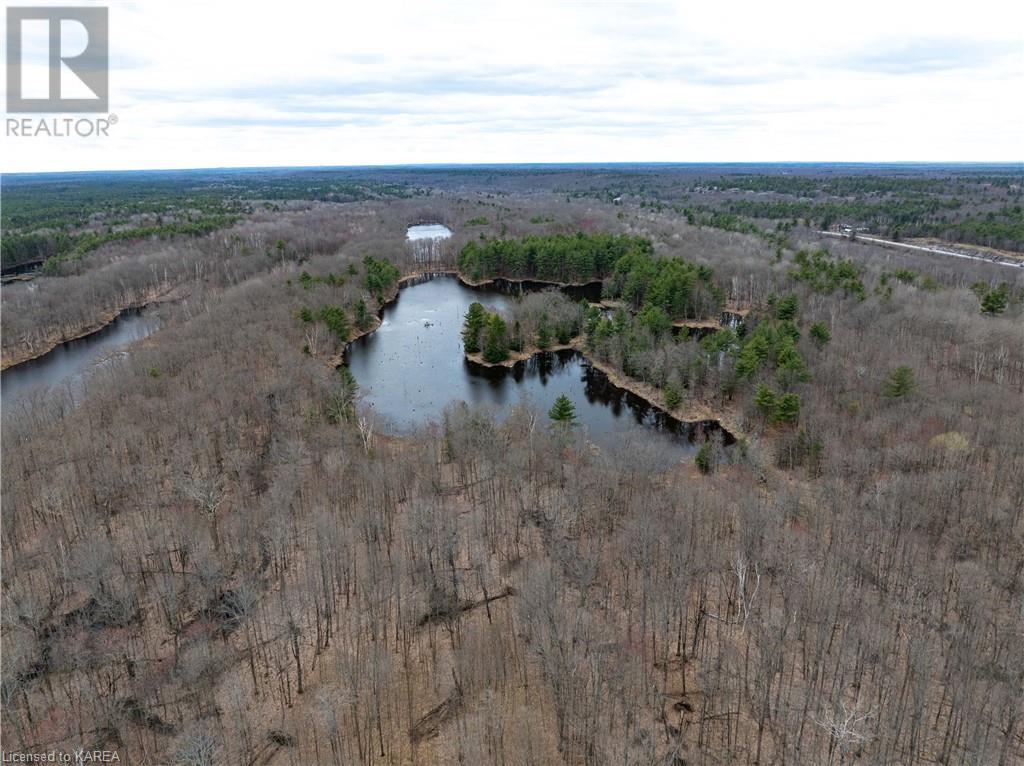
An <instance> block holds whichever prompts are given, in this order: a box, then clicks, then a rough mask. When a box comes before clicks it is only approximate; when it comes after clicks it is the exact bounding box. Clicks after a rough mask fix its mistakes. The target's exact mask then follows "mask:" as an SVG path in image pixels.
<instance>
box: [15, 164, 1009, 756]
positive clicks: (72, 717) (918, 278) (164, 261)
mask: <svg viewBox="0 0 1024 766" xmlns="http://www.w3.org/2000/svg"><path fill="white" fill-rule="evenodd" d="M197 172H198V171H197ZM204 172H208V173H210V174H211V177H210V179H208V181H209V183H210V184H211V186H212V185H213V184H215V183H216V173H217V171H204ZM239 173H240V176H239V178H238V179H236V180H237V182H238V185H239V187H240V190H237V189H236V190H235V191H232V192H231V193H230V194H227V193H226V192H225V195H226V196H219V197H218V199H220V200H222V202H223V204H224V205H225V208H224V211H225V212H224V214H225V215H228V214H230V216H231V220H224V221H219V222H218V224H217V226H215V227H211V228H210V229H209V230H207V231H195V232H167V233H166V236H164V237H163V238H161V236H160V235H159V234H155V235H151V234H147V235H144V236H139V237H134V236H125V237H124V238H112V239H110V240H105V241H102V242H100V243H99V244H97V245H96V247H94V248H90V249H89V250H87V251H83V252H81V253H79V254H77V255H75V256H74V257H73V258H68V259H66V260H64V261H63V262H61V263H60V264H58V265H57V267H56V268H54V269H51V270H45V271H41V272H36V273H31V274H26V275H24V276H25V277H27V278H26V279H23V280H21V281H16V282H12V283H10V284H5V285H4V287H3V290H2V302H3V339H2V351H3V361H4V368H5V372H4V374H5V375H7V374H8V372H10V371H17V370H18V368H19V367H20V366H21V365H22V364H32V363H33V362H32V361H27V360H31V359H34V358H37V357H38V358H39V359H40V360H45V358H46V355H47V354H48V352H50V351H52V350H53V349H54V348H61V345H62V344H64V343H66V342H67V341H68V340H69V339H72V338H77V337H79V336H86V337H88V333H90V332H92V331H95V330H97V329H98V328H102V327H105V326H107V325H108V324H109V323H111V322H112V321H114V318H116V317H117V316H118V315H119V313H120V312H122V311H124V310H126V309H132V310H138V311H142V312H146V315H147V316H151V317H153V318H154V319H155V320H157V321H158V324H159V329H157V330H155V332H153V333H152V334H151V335H148V336H147V337H146V338H144V339H141V340H138V341H135V342H133V343H131V344H130V345H128V346H125V347H124V348H122V349H120V350H118V352H117V353H114V354H110V355H108V356H107V357H105V358H104V360H103V363H102V364H100V365H98V366H97V367H96V368H95V370H94V371H93V372H92V373H91V374H90V375H89V376H88V377H87V378H85V380H84V382H83V383H82V384H81V386H80V388H76V389H73V388H72V387H70V386H63V387H62V386H57V387H55V388H49V389H46V388H42V389H40V390H38V391H36V392H33V395H32V396H28V397H24V398H19V399H18V400H17V401H16V402H14V403H9V402H8V401H5V402H4V406H3V412H2V437H3V439H2V444H3V446H2V450H0V458H2V472H0V491H2V495H0V496H2V511H3V512H2V518H0V521H2V533H3V534H2V538H0V557H2V561H0V563H2V571H3V589H2V592H0V599H2V615H3V616H2V622H0V641H2V657H0V659H2V668H0V716H2V725H3V734H4V747H5V750H7V751H13V750H15V749H16V750H19V751H26V752H37V751H48V750H52V749H67V750H71V749H75V748H82V747H84V748H86V749H90V750H91V749H98V750H114V751H116V752H117V753H118V755H119V759H120V762H122V763H133V764H134V763H140V764H143V763H171V764H203V765H204V766H207V765H208V766H215V765H216V766H220V765H221V764H224V765H225V766H226V765H228V764H267V765H269V766H278V765H280V766H284V765H285V764H300V763H317V764H319V763H324V764H339V765H341V764H345V765H348V764H366V765H367V766H370V765H371V764H395V765H396V766H397V765H398V764H458V763H464V764H477V763H480V764H484V763H495V764H536V766H546V765H547V764H566V765H567V766H583V765H584V764H587V765H588V766H589V765H590V764H622V765H625V766H633V765H636V766H640V765H641V764H666V765H669V764H671V766H680V764H689V765H690V766H694V765H696V764H705V765H707V766H712V765H718V764H779V765H780V766H781V765H782V764H811V765H813V766H819V765H825V764H828V765H829V766H832V765H838V764H844V765H851V764H879V765H881V764H894V763H900V764H920V765H921V766H924V765H925V764H934V763H946V764H986V765H987V764H995V765H997V766H1010V765H1011V764H1015V763H1020V762H1024V693H1022V689H1024V642H1022V641H1021V640H1020V639H1021V636H1024V565H1022V562H1024V482H1022V481H1021V477H1022V476H1024V430H1022V429H1020V428H1019V427H1015V425H1016V424H1018V423H1019V422H1020V419H1021V401H1022V394H1024V343H1022V342H1021V340H1022V337H1024V301H1022V299H1024V269H1021V268H1019V267H1016V266H1013V265H1011V264H1008V263H997V262H988V261H978V260H970V259H965V258H954V257H946V256H942V255H939V254H935V253H926V252H911V251H901V250H894V249H891V248H886V247H882V246H879V245H877V244H873V243H871V242H867V241H858V240H857V239H849V238H831V237H826V236H824V235H822V234H821V233H820V232H819V231H818V228H817V226H816V225H810V226H809V225H807V223H808V222H807V221H804V220H797V221H795V222H794V221H793V217H792V216H790V215H789V211H788V210H787V211H786V215H780V217H778V218H764V217H762V216H760V215H754V216H751V217H749V218H748V217H747V216H746V215H745V214H743V215H741V214H739V213H729V215H733V216H735V217H734V218H732V219H727V222H728V224H729V225H715V224H716V223H723V221H724V220H725V219H722V218H716V219H713V218H712V216H713V215H714V214H716V213H719V214H724V213H726V212H727V207H726V204H727V202H728V199H729V195H730V194H745V193H746V191H745V190H744V189H742V188H741V185H739V184H738V185H737V186H736V188H737V189H738V190H739V191H737V192H727V191H722V190H724V189H727V188H728V187H729V182H730V179H733V178H738V177H742V178H746V179H756V178H759V177H760V178H762V179H763V180H761V181H754V180H746V181H742V185H747V186H750V187H751V188H752V189H753V188H756V189H757V190H758V191H768V192H769V193H771V194H786V193H790V192H792V193H799V194H801V195H803V194H811V193H812V191H809V190H813V193H814V194H849V195H876V194H893V195H897V196H906V197H911V196H914V195H925V194H932V193H935V194H940V195H946V194H947V193H949V195H950V196H952V194H953V189H956V192H955V193H956V195H957V196H958V199H962V200H963V201H964V207H962V208H959V209H954V208H949V214H950V215H952V216H956V215H959V214H960V213H959V212H958V211H962V212H964V213H966V212H967V211H973V212H974V214H975V216H977V215H978V214H979V212H980V211H982V210H984V209H985V208H986V206H988V207H997V206H1001V205H1004V204H1011V203H1012V204H1016V201H1015V199H1016V198H1015V197H1014V195H1017V194H1019V191H1018V190H1019V187H1015V184H1017V183H1018V182H1017V180H1016V176H1014V175H1013V174H1010V177H1009V178H1006V179H1005V182H1004V181H1003V180H1000V181H999V182H998V183H996V182H995V181H993V180H992V179H993V178H998V179H1003V178H1004V174H1000V173H995V174H994V175H993V171H992V170H991V168H979V169H978V170H977V171H976V172H974V173H973V174H972V173H971V172H968V171H965V170H964V169H963V168H954V169H942V168H932V167H927V168H921V169H917V170H914V169H911V170H900V171H899V172H898V173H897V172H896V171H894V170H891V169H886V168H885V167H881V168H879V167H872V168H864V169H862V170H860V171H857V172H854V171H852V170H850V169H849V168H845V167H844V168H837V169H833V170H831V171H829V170H828V168H825V169H822V168H820V167H808V168H803V169H802V170H801V172H798V173H795V174H790V176H786V179H787V180H785V181H782V180H780V178H781V176H780V174H779V173H778V172H776V171H774V170H772V169H771V168H764V169H758V168H756V167H753V168H752V167H744V168H739V169H736V168H714V169H711V168H707V167H686V168H684V167H675V166H664V167H662V166H650V167H644V166H637V167H632V166H615V167H608V168H600V167H596V166H595V167H590V166H583V167H579V166H577V167H572V166H567V167H564V168H559V167H541V168H535V169H530V168H502V167H500V166H494V167H490V166H482V167H475V168H473V167H471V168H423V169H416V168H395V169H358V170H356V169H353V170H338V171H334V172H325V173H324V174H322V175H317V171H314V170H303V171H294V172H284V171H265V172H262V173H261V172H258V171H245V172H244V173H242V172H241V171H239ZM198 177H199V176H190V175H188V174H185V176H184V177H183V178H180V179H174V178H169V179H161V178H159V177H158V178H155V179H150V180H151V181H152V182H153V184H154V185H153V188H152V192H148V191H147V188H146V183H147V181H146V180H145V179H142V178H139V177H135V176H132V175H131V174H129V175H128V176H127V177H126V178H104V177H102V175H97V176H87V177H83V178H82V179H80V180H75V179H72V180H71V181H69V180H67V179H64V178H61V177H56V178H50V179H46V178H35V179H31V181H32V183H31V185H30V186H29V188H31V195H30V197H21V198H20V201H16V202H15V204H14V205H13V206H9V205H8V195H9V194H10V195H11V199H16V198H18V195H19V194H23V193H27V192H25V191H24V190H18V189H16V188H14V186H12V187H10V188H9V187H8V186H7V185H6V184H5V187H4V189H3V200H2V201H3V203H4V215H5V232H6V216H7V215H8V213H10V214H11V215H12V216H17V217H16V218H15V219H12V220H16V221H17V223H16V224H14V225H15V226H16V227H17V228H16V233H17V235H18V236H30V235H33V234H36V233H38V231H39V230H47V231H49V230H53V231H57V230H61V231H66V232H67V233H68V235H69V236H81V235H82V232H83V230H86V229H89V228H90V227H91V226H92V224H91V223H89V222H90V221H91V220H94V217H95V220H102V219H103V217H104V216H129V217H130V216H133V215H136V214H138V215H142V216H149V215H162V214H163V212H162V211H166V210H167V209H168V207H167V205H171V206H173V207H175V208H176V209H177V208H181V209H184V208H185V207H187V205H186V202H185V201H184V200H185V199H186V198H187V197H188V195H189V194H192V193H194V192H192V191H188V190H187V189H188V188H189V187H190V186H191V185H193V184H196V183H197V178H198ZM845 179H858V180H856V182H854V181H852V180H845ZM222 180H223V179H222ZM72 181H73V183H72ZM164 181H166V183H167V184H169V185H167V186H165V185H163V184H164ZM25 183H27V181H25ZM65 183H67V184H70V185H71V186H70V187H68V188H69V189H70V188H72V187H73V188H74V189H78V190H79V191H70V190H68V191H65V187H64V186H63V185H62V184H65ZM318 184H320V185H318ZM627 184H629V185H631V186H630V187H629V188H631V189H633V190H635V191H637V192H640V193H638V194H637V195H636V196H632V197H631V196H630V194H629V192H627V191H626V185H627ZM332 185H334V186H336V187H337V188H336V189H334V190H332V189H331V188H330V187H331V186H332ZM712 185H718V186H720V187H721V189H722V190H711V189H710V187H711V186H712ZM761 187H763V188H761ZM100 188H105V189H106V191H104V192H103V193H102V194H100V193H99V192H98V191H97V192H96V195H97V196H96V197H95V198H91V197H90V196H89V195H90V194H92V192H89V193H87V192H86V191H82V190H85V189H94V190H95V189H100ZM695 189H700V190H708V191H694V190H695ZM150 193H151V194H152V196H150ZM211 193H212V192H211ZM218 194H219V192H218ZM332 194H333V195H336V196H331V195H332ZM620 197H621V199H619V198H620ZM616 199H618V201H615V200H616ZM32 200H34V201H32ZM216 204H217V205H220V204H222V203H221V202H217V203H216ZM698 204H699V205H707V208H706V210H705V209H703V208H702V209H700V210H698V208H697V205H698ZM19 205H20V207H19ZM1011 206H1012V205H1011ZM228 208H230V210H228ZM195 209H196V210H198V209H199V207H198V206H197V207H196V208H195ZM686 209H689V210H690V211H691V213H693V214H692V215H690V216H687V214H686V212H684V210H686ZM771 212H780V213H781V211H771ZM218 214H219V213H218ZM802 217H803V216H798V218H802ZM142 220H143V219H138V221H139V222H141V221H142ZM146 220H148V219H146ZM61 221H63V222H64V223H61ZM423 222H437V223H443V224H445V225H447V226H448V227H449V228H451V229H452V231H453V235H452V237H451V238H450V239H446V240H442V241H439V242H438V243H437V245H436V247H434V248H432V249H431V250H430V252H429V257H427V258H426V259H425V258H424V256H423V251H421V250H417V249H416V248H414V247H413V246H412V245H411V244H410V243H408V242H407V241H406V239H405V236H406V229H407V227H408V226H410V225H412V224H416V223H423ZM92 228H93V229H95V230H97V231H98V229H96V227H94V226H92ZM47 236H49V235H47ZM5 238H6V233H5ZM1004 244H1006V243H1004ZM436 273H444V274H447V275H448V276H447V277H446V278H447V279H450V280H455V279H456V278H459V277H461V279H463V280H464V282H465V283H466V284H467V285H470V286H473V285H475V284H476V283H478V282H484V281H486V280H489V279H491V278H494V277H503V278H505V279H506V280H527V281H529V280H533V281H536V282H542V283H553V284H550V285H542V286H539V287H531V288H530V289H529V290H527V289H525V288H524V289H523V290H522V291H518V292H516V293H514V295H515V296H517V297H515V299H514V300H512V301H511V302H510V303H509V304H508V305H509V308H507V309H504V310H503V311H502V312H498V311H496V310H492V309H490V308H488V307H487V306H486V305H484V304H485V303H486V295H487V293H484V292H481V293H480V296H481V297H480V302H478V303H475V304H474V307H471V309H470V311H469V312H468V314H467V315H466V316H463V315H461V314H460V315H459V316H458V317H457V320H456V321H458V323H459V325H460V326H461V327H463V329H464V334H463V335H462V347H463V348H462V349H461V350H460V351H459V356H460V359H461V356H462V352H463V351H464V352H465V353H466V354H478V355H480V356H481V357H482V358H483V357H488V356H489V358H490V359H492V360H494V362H495V363H498V364H513V363H515V360H516V359H517V358H518V356H520V355H521V356H526V357H529V356H530V355H532V354H533V353H534V352H542V351H544V350H545V349H553V348H556V347H560V346H566V347H569V348H571V349H573V352H574V353H579V354H581V355H583V356H584V357H585V358H586V359H587V360H588V361H589V363H591V364H593V365H594V366H595V367H596V368H598V369H600V370H601V371H602V372H603V373H605V374H606V375H607V376H608V378H609V380H611V381H612V382H613V383H615V385H618V386H620V387H621V388H623V389H626V390H629V391H631V392H633V393H635V394H636V395H637V396H641V397H642V398H643V399H644V400H645V401H647V402H649V403H650V405H651V406H652V407H653V408H655V409H657V410H658V411H661V412H665V413H670V414H671V415H672V416H673V417H675V418H677V419H679V420H682V421H686V422H690V421H698V420H700V421H714V422H717V423H720V424H721V425H722V427H723V428H727V429H728V432H729V433H730V434H731V435H732V436H733V437H734V439H735V443H734V444H732V445H731V446H729V447H728V450H727V451H726V449H725V447H724V445H723V444H722V442H721V440H720V438H710V439H708V440H707V441H706V442H703V443H701V444H700V448H699V449H697V450H695V451H694V454H692V455H690V454H689V453H687V454H688V456H687V457H686V458H685V459H680V458H679V455H678V453H677V452H672V451H670V450H668V449H667V448H666V447H664V446H663V444H662V443H661V442H656V441H654V440H651V439H645V438H644V437H643V432H640V433H639V434H637V433H634V432H630V433H629V434H628V435H627V434H626V433H625V432H624V434H623V436H622V438H621V439H619V440H617V441H614V442H613V443H612V444H611V445H610V446H598V445H597V444H596V443H595V441H594V440H593V439H592V438H591V435H590V434H588V432H587V428H586V427H585V426H584V425H583V424H581V423H579V422H577V420H576V418H575V414H574V413H573V411H572V407H571V402H570V403H569V406H568V407H567V406H566V404H567V402H566V401H562V400H561V399H560V398H556V397H555V396H553V395H552V396H551V397H550V399H548V400H545V401H536V402H532V401H526V400H524V401H518V402H510V403H509V404H508V406H506V407H504V408H502V409H493V408H487V407H483V406H480V405H478V404H474V403H473V402H455V403H452V404H451V405H450V406H449V407H448V408H447V410H446V411H445V412H444V415H443V417H440V418H439V419H437V420H435V421H429V422H423V423H422V424H420V425H418V426H416V427H412V428H405V429H402V428H397V427H395V426H394V425H393V424H390V423H388V422H387V421H386V420H385V419H383V418H381V417H380V416H379V415H378V414H377V413H376V412H375V411H374V410H373V408H372V407H370V406H368V405H367V394H368V393H369V392H368V391H367V390H366V387H365V381H360V380H358V379H357V378H356V377H355V376H354V375H353V374H352V373H351V372H350V371H349V368H348V367H346V366H345V354H346V349H347V348H349V345H350V344H351V343H353V342H355V341H357V340H360V341H366V342H383V340H382V339H384V338H386V336H387V333H388V328H387V325H385V324H384V323H383V317H384V316H385V314H384V311H385V309H386V307H387V306H389V305H391V304H392V303H393V302H394V301H398V302H401V301H402V295H401V291H402V289H404V288H403V286H404V285H406V284H411V283H412V282H415V281H416V280H422V279H428V278H430V275H431V274H436ZM590 282H600V299H599V300H597V299H594V300H587V301H582V302H581V301H580V300H579V299H577V298H574V297H571V296H570V295H569V294H568V293H567V292H566V291H565V290H562V289H560V288H559V285H560V284H578V283H590ZM541 288H543V289H541ZM520 292H521V294H520ZM477 307H478V308H477ZM425 319H426V317H425ZM420 324H422V323H420ZM427 324H429V321H427ZM421 330H422V336H423V337H424V338H429V337H430V332H431V328H430V327H429V326H427V325H424V326H423V327H422V328H421ZM473 349H476V351H473ZM489 350H490V352H491V353H490V354H488V351H489ZM406 361H407V362H408V366H407V369H408V380H407V381H404V383H405V384H406V385H409V386H415V385H417V381H418V380H420V379H421V378H420V377H419V376H423V375H429V374H430V372H431V371H430V370H429V369H424V367H423V365H421V364H419V362H420V360H419V359H417V358H416V357H415V356H412V355H410V357H409V358H408V360H406ZM461 363H462V362H461V361H460V364H461ZM4 399H5V400H6V399H7V394H6V392H4Z"/></svg>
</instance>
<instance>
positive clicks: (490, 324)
mask: <svg viewBox="0 0 1024 766" xmlns="http://www.w3.org/2000/svg"><path fill="white" fill-rule="evenodd" d="M506 359H508V326H507V325H506V324H505V320H504V319H502V318H501V317H500V316H498V315H497V314H491V315H490V316H489V317H488V318H487V326H486V328H484V361H485V362H489V363H491V364H494V363H496V362H504V361H505V360H506Z"/></svg>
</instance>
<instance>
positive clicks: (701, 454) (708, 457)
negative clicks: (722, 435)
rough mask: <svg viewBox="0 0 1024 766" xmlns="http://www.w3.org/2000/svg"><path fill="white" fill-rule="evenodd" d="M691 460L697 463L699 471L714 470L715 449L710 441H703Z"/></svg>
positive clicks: (709, 471)
mask: <svg viewBox="0 0 1024 766" xmlns="http://www.w3.org/2000/svg"><path fill="white" fill-rule="evenodd" d="M693 462H695V463H696V464H697V469H698V470H699V471H700V472H701V473H711V472H712V471H713V470H715V451H714V448H713V447H712V446H711V442H704V444H703V445H702V446H701V448H700V449H699V450H697V454H696V456H694V458H693Z"/></svg>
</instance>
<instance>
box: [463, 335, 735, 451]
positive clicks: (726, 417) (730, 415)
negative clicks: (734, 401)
mask: <svg viewBox="0 0 1024 766" xmlns="http://www.w3.org/2000/svg"><path fill="white" fill-rule="evenodd" d="M556 351H575V352H577V353H578V354H580V355H581V356H582V357H583V359H584V360H586V362H587V363H588V364H589V365H591V366H592V367H593V368H594V369H596V370H598V371H599V372H601V373H602V374H603V375H604V376H605V377H606V378H608V381H609V382H610V383H611V384H612V385H614V386H615V387H616V388H620V389H622V390H623V391H628V392H629V393H631V394H633V395H634V396H636V397H638V398H639V399H642V400H643V401H644V402H645V403H647V404H648V405H649V406H651V407H654V408H655V409H656V410H659V411H660V412H662V413H664V414H665V415H667V416H668V417H670V418H673V419H675V420H678V421H679V422H680V423H687V424H690V423H700V422H705V421H709V420H710V421H714V422H715V423H718V425H719V426H721V428H722V429H723V430H725V431H728V432H729V434H731V435H732V436H733V437H734V438H735V439H737V440H739V439H745V438H747V435H746V433H745V432H744V431H743V429H742V428H740V426H739V422H738V420H737V418H736V414H735V413H734V412H731V411H729V410H724V411H719V410H713V409H712V408H711V407H710V405H708V404H705V403H703V402H697V401H694V400H692V399H691V400H684V402H683V404H682V405H681V406H680V407H679V408H678V409H676V410H672V409H669V407H668V406H667V405H666V404H665V397H664V394H663V393H662V391H661V389H659V388H656V387H655V386H652V385H650V384H648V383H643V382H641V381H638V380H634V379H633V378H630V377H628V376H626V375H624V374H623V373H622V372H620V371H619V370H616V369H615V368H614V367H612V366H611V365H609V364H607V363H605V362H602V361H600V360H599V359H595V358H594V357H592V356H591V355H590V354H588V353H587V350H586V347H585V346H584V343H583V338H582V336H577V337H576V338H573V340H572V341H571V342H569V343H558V344H555V345H553V346H550V347H549V348H546V349H540V348H536V347H531V348H529V349H524V350H523V351H514V352H510V354H509V358H508V359H505V360H503V361H500V362H485V361H483V354H482V352H478V353H475V354H467V353H463V357H464V358H465V359H466V360H467V361H470V362H472V363H473V364H478V365H480V366H481V367H488V368H491V369H493V368H497V367H504V368H505V369H507V370H511V369H512V368H514V367H515V366H516V365H517V364H519V363H520V362H525V361H528V360H529V359H531V358H532V357H533V356H535V355H537V354H543V353H546V352H556Z"/></svg>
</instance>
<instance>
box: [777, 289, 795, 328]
mask: <svg viewBox="0 0 1024 766" xmlns="http://www.w3.org/2000/svg"><path fill="white" fill-rule="evenodd" d="M799 308H800V304H799V303H798V302H797V298H796V296H795V295H787V296H786V297H785V298H783V299H782V300H780V301H779V302H778V303H777V304H776V306H775V316H776V318H777V319H780V320H782V321H783V322H791V321H793V320H794V319H796V313H797V311H798V310H799Z"/></svg>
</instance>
